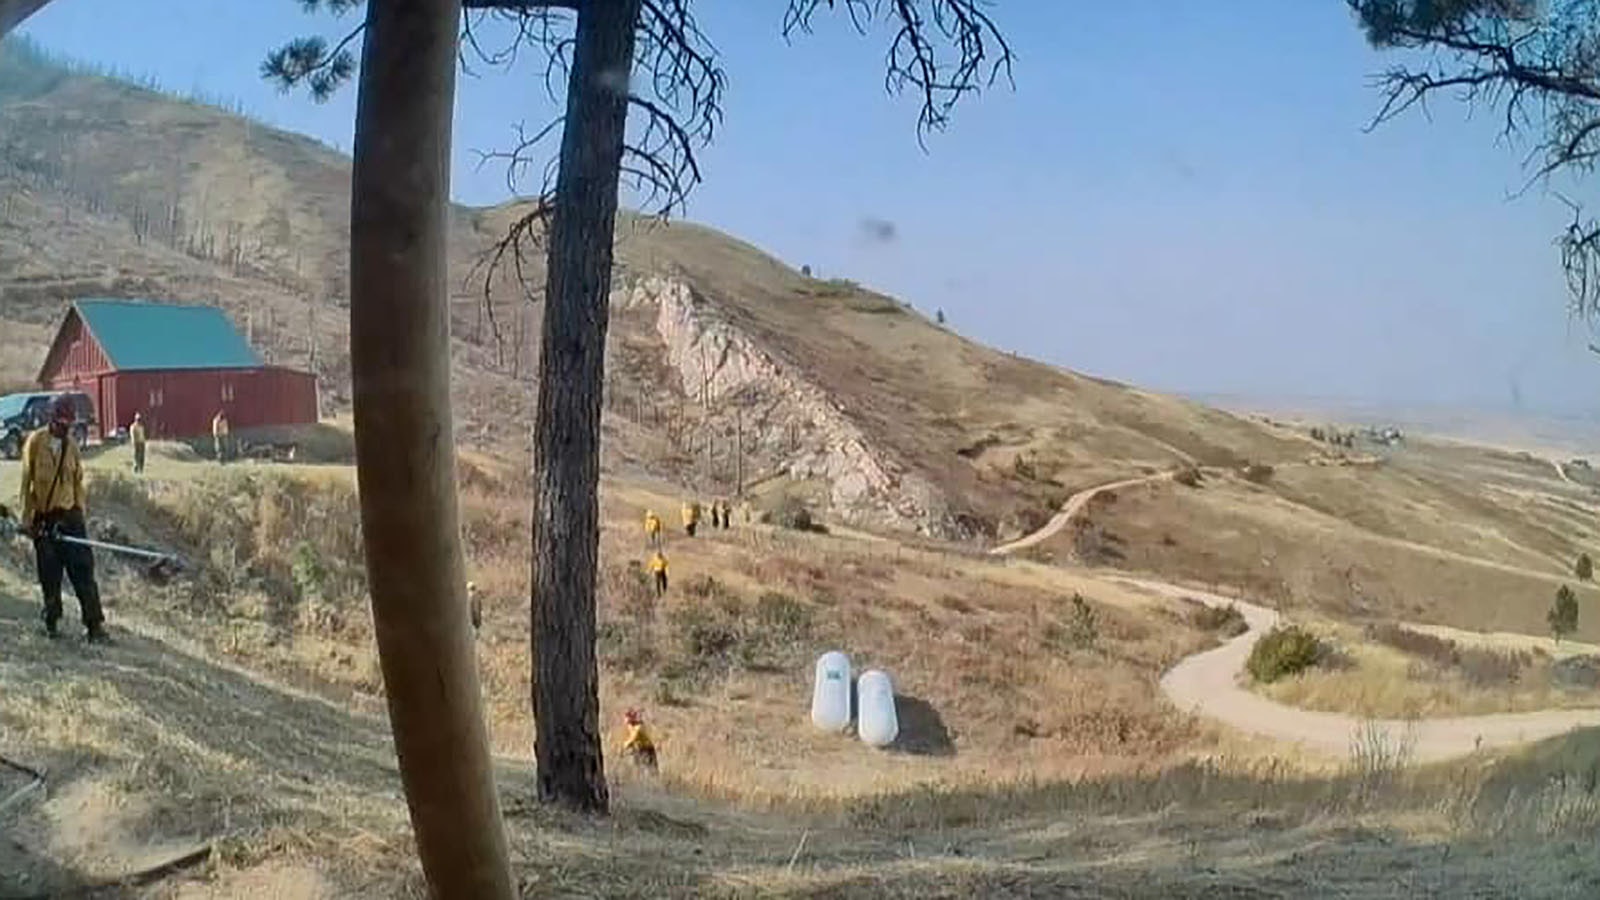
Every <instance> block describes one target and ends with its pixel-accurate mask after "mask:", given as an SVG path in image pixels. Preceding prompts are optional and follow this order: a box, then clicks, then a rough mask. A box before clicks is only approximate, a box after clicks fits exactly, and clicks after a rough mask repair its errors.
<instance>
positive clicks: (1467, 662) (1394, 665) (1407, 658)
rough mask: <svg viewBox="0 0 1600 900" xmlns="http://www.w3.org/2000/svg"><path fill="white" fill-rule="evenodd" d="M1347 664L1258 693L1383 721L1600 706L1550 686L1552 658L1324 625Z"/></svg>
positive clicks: (1398, 630) (1388, 629)
mask: <svg viewBox="0 0 1600 900" xmlns="http://www.w3.org/2000/svg"><path fill="white" fill-rule="evenodd" d="M1313 631H1315V632H1316V633H1317V634H1319V635H1321V636H1323V637H1324V638H1326V639H1328V640H1330V641H1332V642H1333V644H1334V646H1336V647H1337V648H1338V652H1339V658H1340V664H1339V665H1336V666H1329V667H1320V668H1314V669H1311V670H1308V671H1306V672H1303V673H1301V674H1299V675H1296V676H1293V677H1291V678H1285V679H1283V680H1280V681H1277V682H1275V683H1273V684H1269V685H1257V686H1256V689H1257V690H1258V691H1260V692H1261V693H1263V694H1265V695H1266V696H1268V697H1271V698H1273V699H1274V700H1278V701H1280V702H1282V703H1288V704H1291V705H1293V706H1299V707H1303V708H1306V709H1317V710H1326V711H1328V712H1341V713H1347V714H1350V715H1357V716H1364V717H1370V718H1383V719H1404V718H1412V717H1417V718H1434V717H1444V716H1471V715H1485V714H1489V713H1503V712H1531V711H1534V710H1541V709H1566V708H1580V707H1592V706H1595V705H1597V704H1600V700H1597V699H1596V698H1595V697H1594V696H1592V695H1591V694H1589V693H1588V692H1583V691H1569V690H1562V689H1561V688H1558V687H1556V686H1555V685H1554V684H1553V683H1552V682H1551V678H1550V658H1549V657H1548V656H1545V655H1543V654H1538V653H1536V652H1534V651H1529V650H1496V649H1486V648H1476V647H1461V646H1459V645H1456V644H1455V643H1454V642H1452V641H1448V640H1446V639H1442V638H1438V637H1434V636H1431V635H1427V634H1423V633H1420V632H1413V631H1411V630H1410V629H1407V628H1403V627H1400V626H1395V625H1379V626H1374V627H1368V628H1367V629H1364V630H1363V629H1358V628H1355V627H1352V626H1346V625H1339V624H1335V623H1332V622H1327V621H1319V622H1317V623H1316V624H1315V625H1314V626H1313Z"/></svg>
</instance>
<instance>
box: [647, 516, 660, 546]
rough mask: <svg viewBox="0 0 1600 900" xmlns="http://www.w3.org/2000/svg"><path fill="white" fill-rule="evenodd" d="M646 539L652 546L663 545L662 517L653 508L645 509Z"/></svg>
mask: <svg viewBox="0 0 1600 900" xmlns="http://www.w3.org/2000/svg"><path fill="white" fill-rule="evenodd" d="M644 539H645V542H646V543H647V544H649V545H650V546H652V547H659V546H661V517H660V516H658V515H656V511H655V510H653V509H647V510H645V511H644Z"/></svg>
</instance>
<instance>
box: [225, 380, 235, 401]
mask: <svg viewBox="0 0 1600 900" xmlns="http://www.w3.org/2000/svg"><path fill="white" fill-rule="evenodd" d="M222 402H223V403H232V402H233V385H231V384H229V383H227V382H223V383H222Z"/></svg>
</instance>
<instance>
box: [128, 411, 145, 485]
mask: <svg viewBox="0 0 1600 900" xmlns="http://www.w3.org/2000/svg"><path fill="white" fill-rule="evenodd" d="M147 437H148V435H146V433H145V429H144V413H134V414H133V424H132V425H129V426H128V443H130V444H132V445H133V471H134V474H142V473H143V472H144V451H145V440H146V438H147Z"/></svg>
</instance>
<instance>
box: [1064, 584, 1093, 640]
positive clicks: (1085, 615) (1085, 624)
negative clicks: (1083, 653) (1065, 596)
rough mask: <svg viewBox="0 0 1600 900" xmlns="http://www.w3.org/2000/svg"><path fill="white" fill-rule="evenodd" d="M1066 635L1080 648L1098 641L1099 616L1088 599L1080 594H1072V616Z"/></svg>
mask: <svg viewBox="0 0 1600 900" xmlns="http://www.w3.org/2000/svg"><path fill="white" fill-rule="evenodd" d="M1068 635H1069V636H1070V637H1071V638H1072V643H1073V644H1074V645H1075V646H1078V647H1082V648H1085V649H1087V648H1089V647H1093V646H1094V645H1095V644H1096V643H1098V642H1099V641H1100V617H1099V616H1098V615H1096V613H1095V611H1094V607H1092V606H1090V605H1089V601H1087V600H1085V599H1083V595H1082V594H1078V593H1074V594H1073V595H1072V618H1071V620H1070V623H1069V625H1068Z"/></svg>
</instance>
